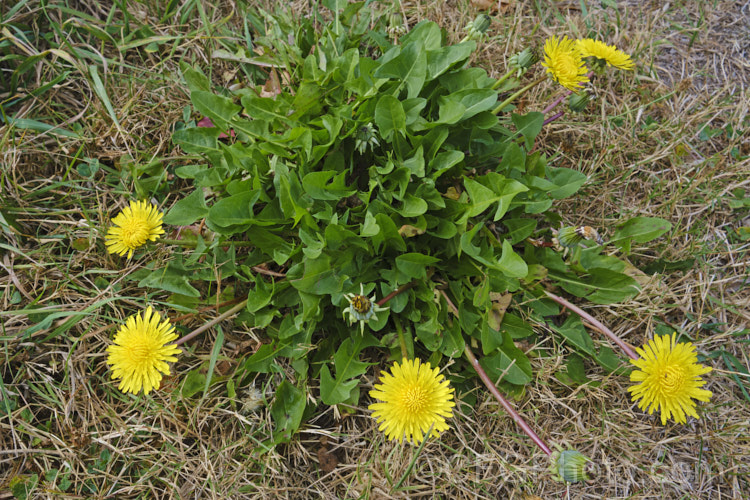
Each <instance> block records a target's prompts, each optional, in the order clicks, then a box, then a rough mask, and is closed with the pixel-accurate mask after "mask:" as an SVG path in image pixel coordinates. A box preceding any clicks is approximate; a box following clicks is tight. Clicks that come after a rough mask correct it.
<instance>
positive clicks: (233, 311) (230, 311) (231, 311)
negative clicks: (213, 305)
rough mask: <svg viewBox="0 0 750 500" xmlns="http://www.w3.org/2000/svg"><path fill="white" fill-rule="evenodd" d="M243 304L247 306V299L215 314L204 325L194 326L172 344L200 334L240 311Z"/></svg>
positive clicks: (180, 342)
mask: <svg viewBox="0 0 750 500" xmlns="http://www.w3.org/2000/svg"><path fill="white" fill-rule="evenodd" d="M245 306H247V299H245V300H243V301H242V302H240V303H239V304H237V305H236V306H234V307H233V308H231V309H227V310H226V311H224V312H223V313H221V314H219V315H218V316H216V317H215V318H214V319H212V320H211V321H209V322H208V323H206V324H205V325H202V326H199V327H198V328H196V329H195V330H193V331H192V332H190V333H188V334H187V335H185V336H184V337H182V338H179V339H177V340H176V341H175V343H174V344H173V345H180V344H184V343H185V342H187V341H188V340H190V339H192V338H194V337H196V336H198V335H200V334H201V333H203V332H205V331H206V330H208V329H209V328H211V327H212V326H214V325H215V324H217V323H219V322H221V321H224V320H225V319H227V318H228V317H230V316H232V315H234V314H236V313H238V312H240V311H241V310H242V309H244V308H245Z"/></svg>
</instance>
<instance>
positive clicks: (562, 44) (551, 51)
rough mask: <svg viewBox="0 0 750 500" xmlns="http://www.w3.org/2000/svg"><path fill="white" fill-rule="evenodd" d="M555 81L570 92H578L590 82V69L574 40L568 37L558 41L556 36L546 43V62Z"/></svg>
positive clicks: (548, 71)
mask: <svg viewBox="0 0 750 500" xmlns="http://www.w3.org/2000/svg"><path fill="white" fill-rule="evenodd" d="M542 66H544V67H545V68H547V73H549V74H550V76H551V77H552V79H553V80H555V81H556V82H557V83H559V84H560V85H562V86H563V87H565V88H566V89H568V90H576V89H579V88H581V86H582V85H583V84H584V83H586V82H588V81H589V78H588V77H587V76H586V73H587V72H588V69H586V63H584V62H583V58H582V57H581V53H580V52H579V51H578V49H577V47H576V44H575V42H574V41H573V40H569V39H568V37H567V36H565V37H563V38H562V40H558V39H557V37H556V36H553V37H550V38H548V39H547V40H546V41H545V42H544V62H543V63H542Z"/></svg>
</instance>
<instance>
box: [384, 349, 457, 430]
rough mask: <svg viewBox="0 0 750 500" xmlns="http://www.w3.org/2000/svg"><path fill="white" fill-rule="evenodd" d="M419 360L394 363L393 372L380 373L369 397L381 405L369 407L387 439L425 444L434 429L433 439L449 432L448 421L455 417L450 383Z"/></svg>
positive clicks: (427, 364) (435, 369)
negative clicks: (426, 438)
mask: <svg viewBox="0 0 750 500" xmlns="http://www.w3.org/2000/svg"><path fill="white" fill-rule="evenodd" d="M438 371H439V370H438V369H437V368H434V369H433V368H431V367H430V363H425V364H422V362H421V361H420V360H418V359H414V360H411V361H410V360H408V359H406V358H404V359H403V361H402V362H401V364H399V363H398V362H396V363H394V364H393V367H392V368H391V373H386V372H383V371H381V372H380V374H381V378H380V382H381V383H380V384H375V390H373V391H370V397H372V398H374V399H378V400H380V401H381V402H379V403H373V404H371V405H370V406H369V409H370V410H374V413H373V414H372V416H373V417H375V419H377V420H378V421H379V422H380V427H379V428H378V430H381V431H383V432H385V435H386V436H387V437H388V439H397V440H399V441H401V440H402V439H403V437H404V436H406V439H407V441H412V442H414V443H420V442H422V439H424V437H425V436H424V435H425V433H427V432H428V431H429V430H430V427H431V426H432V433H431V435H432V436H437V435H439V434H440V433H441V432H442V431H444V430H446V429H448V424H447V423H446V422H445V419H446V418H450V417H452V416H453V411H452V410H451V408H453V407H454V406H455V403H454V402H453V388H452V387H450V385H449V383H448V381H447V380H443V376H442V375H440V374H439V373H438Z"/></svg>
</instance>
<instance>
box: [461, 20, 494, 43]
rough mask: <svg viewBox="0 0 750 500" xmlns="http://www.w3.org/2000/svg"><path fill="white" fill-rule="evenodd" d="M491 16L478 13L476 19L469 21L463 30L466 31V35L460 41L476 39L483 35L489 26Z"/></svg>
mask: <svg viewBox="0 0 750 500" xmlns="http://www.w3.org/2000/svg"><path fill="white" fill-rule="evenodd" d="M491 23H492V18H490V16H488V15H487V14H479V15H478V16H477V17H476V19H474V20H473V21H469V24H467V25H466V27H465V28H464V31H466V32H467V34H466V37H465V38H464V39H463V40H462V41H466V40H476V39H478V38H481V37H482V36H484V34H485V33H486V32H487V30H488V29H489V28H490V24H491Z"/></svg>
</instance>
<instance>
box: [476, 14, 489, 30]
mask: <svg viewBox="0 0 750 500" xmlns="http://www.w3.org/2000/svg"><path fill="white" fill-rule="evenodd" d="M491 22H492V19H491V18H490V16H488V15H487V14H479V15H478V16H477V17H476V19H474V29H475V30H476V31H478V32H480V33H482V34H484V33H487V30H488V29H489V28H490V23H491Z"/></svg>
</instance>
